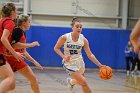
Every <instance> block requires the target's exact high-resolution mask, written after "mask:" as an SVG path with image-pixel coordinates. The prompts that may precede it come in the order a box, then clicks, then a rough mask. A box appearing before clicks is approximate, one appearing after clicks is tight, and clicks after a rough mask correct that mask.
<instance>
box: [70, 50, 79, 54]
mask: <svg viewBox="0 0 140 93" xmlns="http://www.w3.org/2000/svg"><path fill="white" fill-rule="evenodd" d="M69 51H70V54H71V55H73V54H78V52H77V50H69Z"/></svg>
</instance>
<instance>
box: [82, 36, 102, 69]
mask: <svg viewBox="0 0 140 93" xmlns="http://www.w3.org/2000/svg"><path fill="white" fill-rule="evenodd" d="M84 50H85V52H86V54H87V56H88V58H89V59H90V60H91V61H92V62H94V63H95V64H96V65H97V66H99V67H102V66H103V65H102V64H101V63H100V62H99V61H98V60H97V58H96V57H95V56H94V54H93V53H92V52H91V50H90V48H89V43H88V40H87V39H86V38H84Z"/></svg>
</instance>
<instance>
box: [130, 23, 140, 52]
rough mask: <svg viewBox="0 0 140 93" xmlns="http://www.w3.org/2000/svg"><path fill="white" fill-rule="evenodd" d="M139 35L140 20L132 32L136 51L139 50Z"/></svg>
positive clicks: (131, 35)
mask: <svg viewBox="0 0 140 93" xmlns="http://www.w3.org/2000/svg"><path fill="white" fill-rule="evenodd" d="M139 36H140V20H139V21H138V22H137V23H136V25H135V27H134V29H133V30H132V32H131V34H130V41H131V43H132V44H133V46H134V51H135V52H136V53H138V52H139V43H138V39H139Z"/></svg>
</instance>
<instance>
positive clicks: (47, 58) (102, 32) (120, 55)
mask: <svg viewBox="0 0 140 93" xmlns="http://www.w3.org/2000/svg"><path fill="white" fill-rule="evenodd" d="M68 32H71V28H66V27H43V26H31V28H30V30H29V31H26V34H27V42H33V41H38V42H39V43H40V45H41V46H40V47H34V48H29V49H27V50H28V52H29V53H30V55H31V56H32V57H33V58H35V59H36V60H37V61H38V62H39V63H40V64H41V65H43V66H51V67H61V66H62V63H61V60H62V59H61V58H60V57H59V56H58V55H57V54H56V53H55V52H54V49H53V48H54V45H55V44H56V42H57V40H58V38H59V37H60V36H61V35H63V34H65V33H68ZM82 34H83V35H84V36H85V37H86V38H87V39H88V41H89V45H90V49H91V51H92V52H93V54H94V55H95V56H96V57H97V59H98V60H99V61H100V62H102V63H103V64H105V65H109V66H110V67H112V68H116V69H120V68H125V60H124V57H125V56H124V48H125V46H126V44H127V42H128V40H129V35H130V30H110V29H87V28H85V29H84V28H83V31H82ZM82 52H83V58H84V61H85V64H86V67H87V68H93V67H97V66H96V65H95V64H93V63H92V62H91V61H90V60H89V59H88V58H87V56H86V54H85V52H84V51H82ZM28 64H29V65H33V64H31V63H30V62H28Z"/></svg>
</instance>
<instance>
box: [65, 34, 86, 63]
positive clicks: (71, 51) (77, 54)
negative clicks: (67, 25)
mask: <svg viewBox="0 0 140 93" xmlns="http://www.w3.org/2000/svg"><path fill="white" fill-rule="evenodd" d="M65 37H66V42H65V43H64V54H65V55H70V56H71V59H70V61H74V60H77V59H79V58H82V53H81V50H82V47H83V46H84V36H83V35H82V34H80V35H79V38H78V41H77V42H74V41H73V40H72V36H71V33H67V34H65Z"/></svg>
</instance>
